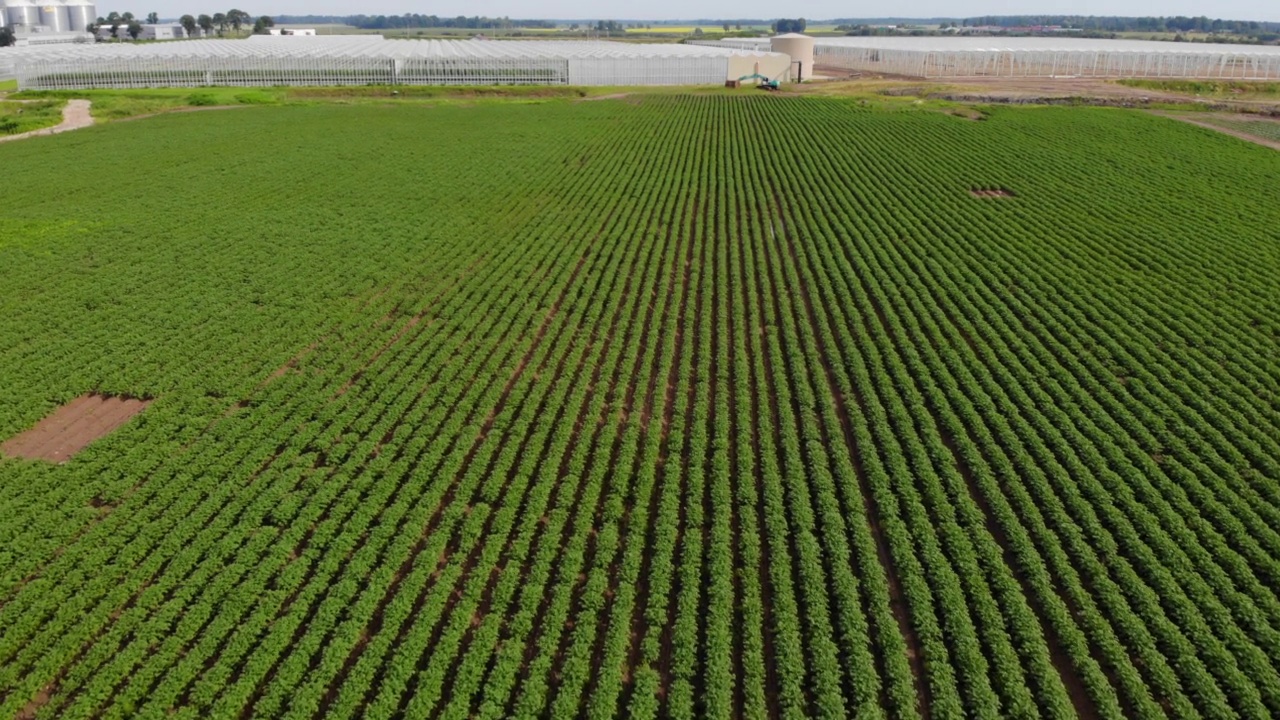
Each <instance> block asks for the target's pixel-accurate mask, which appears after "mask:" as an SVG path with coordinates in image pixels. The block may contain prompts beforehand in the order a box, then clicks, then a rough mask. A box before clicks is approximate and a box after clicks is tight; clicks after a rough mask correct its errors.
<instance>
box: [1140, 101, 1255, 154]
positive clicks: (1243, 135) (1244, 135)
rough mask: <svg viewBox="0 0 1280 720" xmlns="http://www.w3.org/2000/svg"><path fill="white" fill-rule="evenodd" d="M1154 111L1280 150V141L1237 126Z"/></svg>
mask: <svg viewBox="0 0 1280 720" xmlns="http://www.w3.org/2000/svg"><path fill="white" fill-rule="evenodd" d="M1152 112H1153V113H1154V114H1156V115H1159V116H1161V117H1167V118H1170V119H1172V120H1181V121H1182V122H1184V123H1190V124H1192V125H1196V126H1198V127H1202V128H1206V129H1209V130H1216V131H1218V132H1220V133H1223V134H1225V135H1230V136H1231V137H1233V138H1239V139H1241V140H1244V141H1246V142H1251V143H1253V144H1255V145H1262V146H1263V147H1269V148H1271V149H1272V150H1280V142H1276V141H1275V140H1268V139H1266V138H1264V137H1258V136H1257V135H1250V134H1249V133H1247V132H1244V131H1243V130H1237V129H1235V128H1229V127H1223V126H1221V125H1215V124H1213V123H1208V122H1205V121H1203V120H1198V119H1196V118H1194V117H1190V116H1188V115H1180V114H1178V113H1169V112H1158V111H1154V110H1153V111H1152ZM1233 119H1239V118H1238V117H1237V118H1233ZM1253 122H1260V123H1261V122H1271V121H1268V120H1254V121H1253Z"/></svg>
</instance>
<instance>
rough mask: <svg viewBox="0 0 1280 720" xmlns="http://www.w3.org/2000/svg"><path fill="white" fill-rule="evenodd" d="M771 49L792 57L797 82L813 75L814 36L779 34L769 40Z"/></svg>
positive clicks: (792, 66)
mask: <svg viewBox="0 0 1280 720" xmlns="http://www.w3.org/2000/svg"><path fill="white" fill-rule="evenodd" d="M769 49H770V50H772V51H773V52H776V53H782V54H783V55H789V56H790V57H791V69H792V71H793V75H792V77H793V78H794V79H795V80H796V81H797V82H801V81H804V80H808V79H810V78H812V77H813V38H811V37H809V36H808V35H801V34H799V33H787V34H786V35H778V36H777V37H774V38H773V39H771V40H770V41H769ZM796 63H799V64H800V67H799V68H797V67H796Z"/></svg>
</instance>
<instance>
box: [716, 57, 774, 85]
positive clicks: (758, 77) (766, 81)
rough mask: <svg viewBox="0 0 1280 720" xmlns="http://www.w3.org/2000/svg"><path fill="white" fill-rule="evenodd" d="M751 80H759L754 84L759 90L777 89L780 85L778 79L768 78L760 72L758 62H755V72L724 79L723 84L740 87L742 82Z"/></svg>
mask: <svg viewBox="0 0 1280 720" xmlns="http://www.w3.org/2000/svg"><path fill="white" fill-rule="evenodd" d="M751 80H759V81H760V82H759V83H757V84H756V87H757V88H759V89H761V90H777V89H778V88H780V87H781V86H782V82H781V81H780V80H778V79H776V78H775V79H773V80H770V79H769V78H767V77H765V76H764V75H761V74H760V63H756V71H755V72H753V73H751V74H750V75H743V76H742V77H740V78H738V79H737V80H727V81H725V84H724V86H725V87H731V88H738V87H742V83H744V82H749V81H751Z"/></svg>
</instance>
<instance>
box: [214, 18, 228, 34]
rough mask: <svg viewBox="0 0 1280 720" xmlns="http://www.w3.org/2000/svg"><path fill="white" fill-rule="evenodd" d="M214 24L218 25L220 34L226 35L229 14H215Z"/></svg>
mask: <svg viewBox="0 0 1280 720" xmlns="http://www.w3.org/2000/svg"><path fill="white" fill-rule="evenodd" d="M213 24H214V25H216V26H218V34H219V35H225V34H226V32H227V16H226V15H223V14H222V13H214V14H213Z"/></svg>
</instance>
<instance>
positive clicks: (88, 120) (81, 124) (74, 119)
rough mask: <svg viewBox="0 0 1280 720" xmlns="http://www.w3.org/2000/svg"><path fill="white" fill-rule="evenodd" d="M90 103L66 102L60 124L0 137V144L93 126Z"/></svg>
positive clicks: (86, 101) (82, 101)
mask: <svg viewBox="0 0 1280 720" xmlns="http://www.w3.org/2000/svg"><path fill="white" fill-rule="evenodd" d="M90 105H91V103H90V102H89V101H88V100H68V101H67V106H66V107H64V108H62V122H61V123H58V124H57V125H55V126H53V127H51V128H45V129H43V130H32V131H31V132H28V133H22V134H21V135H8V136H5V137H0V143H3V142H12V141H14V140H25V139H26V138H32V137H38V136H40V135H57V134H58V133H64V132H70V131H71V130H79V129H80V128H86V127H89V126H90V125H92V124H93V116H92V115H90V114H89V107H90Z"/></svg>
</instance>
